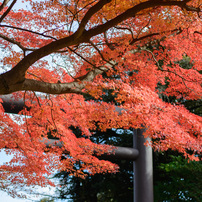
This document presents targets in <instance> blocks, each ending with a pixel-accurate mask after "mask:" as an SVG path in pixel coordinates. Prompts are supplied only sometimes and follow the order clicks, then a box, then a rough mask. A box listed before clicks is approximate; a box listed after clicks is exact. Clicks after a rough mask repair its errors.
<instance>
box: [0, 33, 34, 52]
mask: <svg viewBox="0 0 202 202" xmlns="http://www.w3.org/2000/svg"><path fill="white" fill-rule="evenodd" d="M0 37H1V38H2V39H4V40H6V41H8V42H10V43H12V44H15V45H17V46H18V47H19V48H20V49H22V50H23V51H34V50H36V49H32V48H25V47H24V46H22V45H21V43H19V42H17V41H15V40H14V39H11V38H9V37H7V36H4V35H3V34H0Z"/></svg>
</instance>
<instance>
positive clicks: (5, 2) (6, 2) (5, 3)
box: [0, 0, 10, 11]
mask: <svg viewBox="0 0 202 202" xmlns="http://www.w3.org/2000/svg"><path fill="white" fill-rule="evenodd" d="M9 1H10V0H4V2H3V3H2V4H1V6H0V11H2V10H3V9H4V8H5V7H6V5H7V4H8V2H9Z"/></svg>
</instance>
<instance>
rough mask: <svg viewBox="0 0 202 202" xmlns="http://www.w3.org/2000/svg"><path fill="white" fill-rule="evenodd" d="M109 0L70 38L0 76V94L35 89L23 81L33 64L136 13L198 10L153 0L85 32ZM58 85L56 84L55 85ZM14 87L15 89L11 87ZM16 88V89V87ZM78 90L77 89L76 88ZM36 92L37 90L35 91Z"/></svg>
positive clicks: (93, 10)
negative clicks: (162, 9) (169, 8)
mask: <svg viewBox="0 0 202 202" xmlns="http://www.w3.org/2000/svg"><path fill="white" fill-rule="evenodd" d="M109 2H110V0H102V1H99V2H98V3H97V4H95V5H94V6H92V7H91V8H90V9H89V11H88V12H87V13H86V15H85V16H84V18H83V20H82V21H81V24H80V26H79V28H78V30H77V31H76V32H75V33H74V34H73V35H71V36H68V37H65V38H62V39H59V40H57V41H53V42H51V43H50V44H48V45H46V46H44V47H42V48H40V49H38V50H36V51H33V52H32V53H30V54H29V55H27V56H26V57H25V58H23V59H22V60H21V61H20V62H19V63H18V64H17V65H16V66H15V67H14V68H13V69H11V70H10V71H8V72H6V73H4V74H2V75H0V79H1V82H0V94H4V93H10V92H14V89H17V91H20V90H26V89H25V86H27V87H26V88H27V89H30V90H31V88H32V89H33V88H35V87H28V84H27V81H26V84H27V85H25V83H24V81H25V72H26V71H27V70H28V68H29V67H30V66H31V65H32V64H34V63H35V62H36V61H38V60H39V59H41V58H42V57H44V56H47V55H49V54H51V53H53V52H56V51H58V50H59V49H62V48H65V47H68V46H72V45H78V44H80V43H83V42H88V41H89V40H90V38H91V37H93V36H96V35H98V34H101V33H104V32H105V31H107V30H108V29H110V28H111V27H114V26H116V25H117V24H119V23H120V22H122V21H124V20H126V19H128V18H130V17H134V16H135V15H136V14H137V13H138V12H140V11H142V10H144V9H147V8H152V7H156V6H179V7H181V8H182V9H188V10H189V11H190V10H192V11H194V12H195V11H196V12H198V11H199V9H198V8H192V9H191V7H190V6H189V7H187V5H186V3H187V1H161V0H155V1H146V2H143V3H140V4H138V5H135V6H134V7H132V8H130V9H128V10H126V11H125V12H123V13H122V14H120V15H118V16H117V17H115V18H113V19H111V20H109V21H107V22H106V23H104V24H102V25H98V26H96V27H94V28H92V29H90V30H88V31H85V25H86V24H87V23H88V21H89V19H90V18H91V16H92V15H94V14H95V13H96V12H97V11H99V10H100V9H101V8H102V7H103V6H104V5H106V4H107V3H109ZM89 74H92V72H89ZM55 85H58V84H55ZM13 86H15V87H13ZM16 86H17V87H16ZM53 86H54V85H52V86H51V89H52V90H53V89H54V88H55V86H54V87H53ZM78 89H79V88H78ZM52 90H51V91H52ZM36 91H37V89H36ZM53 92H55V93H57V92H61V93H62V92H64V90H56V91H55V90H53Z"/></svg>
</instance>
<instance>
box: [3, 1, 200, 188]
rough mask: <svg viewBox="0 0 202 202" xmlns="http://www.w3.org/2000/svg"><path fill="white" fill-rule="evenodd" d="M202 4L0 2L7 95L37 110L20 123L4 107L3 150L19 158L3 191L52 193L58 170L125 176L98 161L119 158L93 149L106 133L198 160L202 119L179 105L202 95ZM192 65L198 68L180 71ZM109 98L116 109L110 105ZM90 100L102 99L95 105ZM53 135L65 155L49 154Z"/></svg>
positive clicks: (6, 173) (7, 169)
mask: <svg viewBox="0 0 202 202" xmlns="http://www.w3.org/2000/svg"><path fill="white" fill-rule="evenodd" d="M16 5H17V7H15V6H16ZM201 5H202V2H201V0H183V1H178V0H176V1H174V0H155V1H154V0H153V1H152V0H151V1H149V0H143V1H138V0H130V1H128V0H121V1H120V0H100V1H99V0H95V1H91V0H78V1H75V0H68V1H60V0H58V1H56V0H46V1H40V0H39V1H31V0H26V1H24V2H23V3H18V2H17V3H16V2H15V1H13V5H12V4H11V5H10V4H8V5H6V1H3V2H2V3H0V16H1V17H0V44H1V46H0V48H1V50H2V54H1V72H0V74H1V75H0V95H5V94H12V96H13V97H14V99H16V100H19V98H20V99H23V100H24V101H25V104H26V106H27V107H30V110H27V109H24V110H23V111H21V112H20V114H21V118H20V119H19V117H15V116H12V117H11V116H10V115H8V114H7V113H6V112H4V109H3V107H2V105H1V104H0V135H1V140H2V141H1V142H0V148H1V149H5V148H6V149H5V151H6V152H7V153H9V154H13V155H14V156H13V159H12V160H11V161H10V162H9V163H8V164H5V165H1V166H0V170H1V172H0V179H1V180H0V186H1V187H4V188H5V189H8V190H10V184H12V185H14V186H23V185H24V184H26V185H40V186H45V185H47V184H48V183H49V184H51V182H50V181H49V180H48V179H47V178H46V177H45V176H47V175H49V174H51V172H52V171H54V170H56V169H60V170H67V171H69V172H71V173H72V174H74V175H76V176H80V177H84V173H83V171H86V170H88V172H89V173H91V174H94V173H104V172H116V171H117V170H118V168H117V166H116V165H114V164H112V163H111V162H109V161H104V160H99V159H98V158H97V157H95V156H94V153H95V152H96V153H97V154H102V153H105V152H106V151H108V150H109V149H110V148H109V147H107V146H106V145H97V144H95V143H92V142H91V141H90V139H89V137H90V136H91V135H93V134H92V131H95V130H96V129H97V127H98V126H99V129H100V130H102V131H105V130H107V129H109V128H124V129H129V128H140V127H142V126H144V127H146V128H147V130H146V132H145V134H144V135H145V136H150V137H151V138H153V140H154V142H153V145H152V146H153V148H154V149H155V150H161V151H166V150H168V149H173V150H178V151H179V152H181V153H183V154H184V155H185V156H186V157H189V158H190V159H191V160H194V159H195V160H197V157H196V155H195V154H196V153H200V152H201V150H202V146H201V143H202V139H201V133H202V118H201V117H200V116H197V115H195V114H193V113H191V112H189V111H188V110H187V109H186V108H185V107H184V106H183V102H180V101H179V100H184V101H185V100H197V99H201V96H202V74H201V72H202V37H201V35H202V11H201V9H202V7H201ZM183 58H184V59H188V60H189V63H190V64H191V66H190V68H183V67H182V66H180V65H179V61H181V60H183ZM159 86H161V87H159ZM163 87H164V88H163ZM106 91H111V92H112V95H113V96H114V101H111V102H110V103H109V102H105V101H104V100H103V99H102V96H103V95H106V94H107V93H106ZM86 95H88V96H89V95H90V96H92V97H93V98H94V100H89V101H86V100H85V96H86ZM163 96H175V97H176V101H175V103H168V102H165V100H162V99H161V98H162V97H163ZM0 102H3V101H2V100H1V99H0ZM115 105H117V106H118V107H119V108H120V109H121V112H122V113H121V114H119V113H118V112H117V111H116V108H115ZM22 119H23V120H22ZM71 126H73V127H75V128H79V129H80V131H81V132H82V135H83V138H77V137H76V135H75V134H74V133H73V132H72V130H70V127H71ZM50 131H52V134H51V135H52V136H54V137H55V138H57V139H59V140H60V141H61V142H62V143H63V147H62V148H58V147H56V146H52V147H51V148H47V147H46V145H45V143H44V141H43V140H44V138H48V133H49V132H50ZM188 151H192V155H191V154H190V152H188ZM63 155H66V159H62V160H61V156H63ZM77 161H81V162H82V163H81V168H80V169H79V170H78V169H76V168H75V166H74V164H75V162H77ZM10 191H11V190H10Z"/></svg>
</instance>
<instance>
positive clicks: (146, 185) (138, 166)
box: [133, 129, 154, 202]
mask: <svg viewBox="0 0 202 202" xmlns="http://www.w3.org/2000/svg"><path fill="white" fill-rule="evenodd" d="M144 131H145V130H144V129H135V130H134V131H133V148H134V149H137V150H139V156H138V158H137V160H135V161H134V162H133V173H134V179H133V186H134V190H133V191H134V198H133V201H134V202H153V201H154V198H153V160H152V148H151V147H149V146H145V145H144V143H145V142H146V141H151V139H150V138H144V136H143V132H144Z"/></svg>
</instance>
